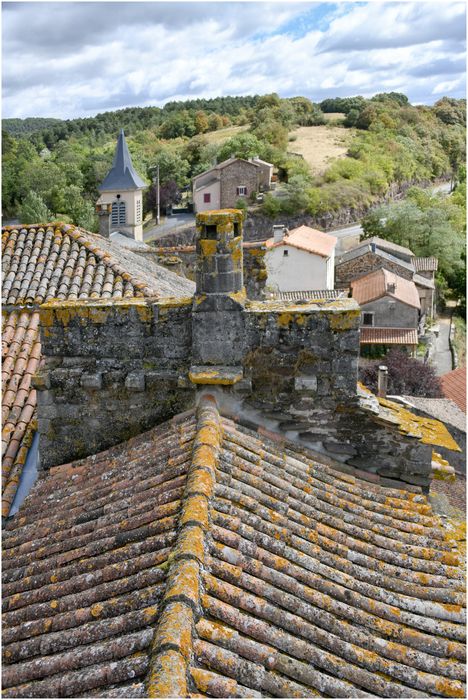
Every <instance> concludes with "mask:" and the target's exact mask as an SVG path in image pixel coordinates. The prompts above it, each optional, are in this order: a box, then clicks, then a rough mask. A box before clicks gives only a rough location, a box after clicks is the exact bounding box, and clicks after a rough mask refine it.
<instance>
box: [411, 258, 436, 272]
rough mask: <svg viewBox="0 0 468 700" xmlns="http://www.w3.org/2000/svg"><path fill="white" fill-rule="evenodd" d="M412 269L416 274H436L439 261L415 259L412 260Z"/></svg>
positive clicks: (434, 259)
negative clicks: (426, 272)
mask: <svg viewBox="0 0 468 700" xmlns="http://www.w3.org/2000/svg"><path fill="white" fill-rule="evenodd" d="M413 264H414V269H415V270H416V272H423V271H424V272H425V271H428V272H436V271H437V268H438V266H439V261H438V259H437V258H434V257H430V258H415V259H414V260H413Z"/></svg>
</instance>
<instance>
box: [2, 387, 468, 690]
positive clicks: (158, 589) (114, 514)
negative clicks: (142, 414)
mask: <svg viewBox="0 0 468 700" xmlns="http://www.w3.org/2000/svg"><path fill="white" fill-rule="evenodd" d="M457 539H459V534H458V532H457V531H456V530H453V529H450V528H447V527H444V526H443V523H442V521H441V520H440V519H439V518H438V517H437V516H436V515H435V514H434V513H433V511H432V509H431V506H430V504H429V502H428V501H427V499H426V497H425V496H423V495H421V494H418V493H409V492H407V491H399V490H394V489H388V488H382V487H380V486H378V485H375V484H369V483H367V482H363V481H360V480H359V479H358V478H356V477H354V476H351V475H349V474H345V473H343V472H341V471H340V470H339V468H335V467H334V466H330V465H329V464H326V463H322V462H321V461H320V460H317V459H315V458H313V457H312V456H311V453H308V452H307V450H305V449H303V448H300V447H298V446H297V445H295V444H293V443H288V442H284V441H281V442H278V441H277V439H276V438H275V436H274V434H266V431H262V429H260V428H259V430H258V431H257V432H255V431H253V430H250V429H247V428H245V427H243V426H242V425H241V424H240V423H238V422H236V421H234V420H232V419H228V418H226V417H224V416H223V415H222V414H221V413H220V412H219V410H218V408H217V405H216V403H215V401H214V400H213V399H212V398H211V397H209V396H205V397H203V398H202V399H201V401H200V403H199V406H198V409H197V412H196V413H194V412H187V413H185V414H182V415H180V416H177V417H175V418H174V419H172V420H171V421H169V422H168V423H166V424H163V425H161V426H158V427H157V428H154V429H153V430H151V431H150V432H148V433H145V434H144V435H141V436H139V437H137V438H134V439H132V440H131V441H129V442H127V443H125V444H122V445H120V446H117V447H114V448H111V449H110V450H108V451H106V452H103V453H101V454H99V455H95V456H94V457H90V458H87V459H85V460H81V461H79V462H75V463H73V464H69V465H62V466H60V467H56V468H54V469H52V470H51V472H50V474H47V475H45V474H44V475H43V476H42V477H41V478H40V480H39V481H38V482H37V483H36V485H35V487H34V489H33V491H32V493H31V494H30V495H29V497H28V498H27V500H26V501H25V503H24V505H23V507H22V508H21V510H20V512H19V514H18V515H17V516H15V518H13V519H12V520H11V521H10V522H9V523H8V524H7V527H6V531H5V535H4V541H3V544H4V558H3V581H4V591H3V595H4V616H3V634H4V640H3V641H4V651H3V653H4V666H3V684H4V687H5V690H4V697H38V696H48V697H65V696H74V697H77V696H84V697H147V696H150V697H174V696H178V697H196V696H209V697H272V696H276V697H312V696H321V697H369V696H380V697H405V698H408V697H427V696H438V697H441V696H442V697H464V694H465V687H464V684H463V679H464V666H463V660H464V655H465V647H464V639H465V625H464V619H465V618H464V609H463V605H464V596H463V571H462V568H461V556H460V554H459V552H458V551H457V547H458V542H457Z"/></svg>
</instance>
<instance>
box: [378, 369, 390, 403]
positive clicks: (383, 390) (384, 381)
mask: <svg viewBox="0 0 468 700" xmlns="http://www.w3.org/2000/svg"><path fill="white" fill-rule="evenodd" d="M387 386H388V367H387V366H386V365H379V370H378V375H377V396H380V397H381V398H382V399H384V398H385V397H386V396H387Z"/></svg>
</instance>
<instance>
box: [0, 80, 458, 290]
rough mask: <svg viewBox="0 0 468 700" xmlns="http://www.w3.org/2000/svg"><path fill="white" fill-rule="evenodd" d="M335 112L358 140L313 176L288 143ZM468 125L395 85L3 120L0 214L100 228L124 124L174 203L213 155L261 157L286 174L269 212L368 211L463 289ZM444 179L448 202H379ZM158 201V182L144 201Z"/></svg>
mask: <svg viewBox="0 0 468 700" xmlns="http://www.w3.org/2000/svg"><path fill="white" fill-rule="evenodd" d="M330 112H334V113H339V115H341V117H340V118H339V120H338V121H336V120H335V121H334V122H333V125H334V126H336V125H337V124H338V125H340V126H341V127H342V128H343V129H349V130H351V134H352V138H351V141H350V145H349V148H348V153H347V157H345V158H341V159H338V160H335V161H334V162H332V163H331V164H330V166H329V167H328V168H327V169H326V170H325V172H324V173H322V174H321V175H320V176H317V175H313V174H312V173H311V172H310V170H309V168H308V165H307V163H306V162H305V160H304V159H302V158H301V157H300V156H297V155H294V154H292V153H290V152H289V150H288V144H289V141H290V139H293V138H294V136H292V135H291V132H292V131H293V130H294V129H295V128H296V127H297V126H314V125H322V124H325V123H326V116H325V115H326V114H327V113H330ZM335 116H336V115H335ZM465 126H466V101H465V100H455V99H452V98H443V99H441V100H439V101H438V102H436V104H435V105H433V106H421V105H418V106H414V105H411V104H410V103H409V101H408V98H407V97H406V96H405V95H403V94H401V93H395V92H390V93H382V94H378V95H375V96H374V97H372V98H371V99H365V98H364V97H361V96H356V97H346V98H334V99H327V100H324V101H323V102H322V103H320V104H313V103H312V102H311V101H310V100H308V99H307V98H305V97H293V98H287V99H282V98H280V97H279V96H278V95H277V94H275V93H273V94H270V95H263V96H259V95H254V96H248V97H219V98H214V99H206V100H205V99H197V100H189V101H185V102H169V103H167V104H166V105H165V106H164V107H163V108H158V107H142V108H129V109H121V110H117V111H113V112H105V113H102V114H98V115H96V116H95V117H90V118H83V119H71V120H65V121H63V120H56V119H33V118H31V119H24V120H20V119H5V120H4V121H3V141H2V150H3V178H2V194H3V213H4V216H5V217H16V218H19V219H21V221H22V222H24V223H28V222H37V221H46V220H53V219H60V220H65V221H67V220H68V221H73V222H74V223H77V224H79V225H81V226H83V227H85V228H88V229H90V230H96V227H97V221H96V216H95V210H94V207H95V202H96V199H97V197H98V191H97V186H98V185H99V183H100V182H101V181H102V179H103V178H104V176H105V174H106V173H107V172H108V170H109V168H110V166H111V163H112V157H113V153H114V149H115V143H116V139H117V135H118V132H119V129H121V128H124V130H125V133H126V136H127V142H128V145H129V149H130V152H131V154H132V158H133V162H134V165H135V167H136V169H137V170H138V171H139V172H140V173H141V175H142V176H144V177H145V178H146V180H147V182H148V184H149V185H150V183H151V180H152V174H153V171H154V167H155V166H156V165H159V170H160V178H161V187H162V190H161V196H162V201H163V202H165V203H166V204H170V203H171V201H177V199H178V197H179V196H180V191H181V190H182V189H184V188H186V189H187V188H188V187H189V185H190V181H191V178H192V177H193V176H194V175H196V174H198V173H200V172H203V171H204V170H206V169H207V168H209V167H211V166H212V165H213V163H215V162H220V161H222V160H224V159H225V158H228V157H229V156H230V155H232V154H234V155H236V156H239V157H244V158H248V157H252V156H260V157H261V158H263V159H265V160H267V161H269V162H272V163H273V164H274V165H275V166H276V168H277V170H278V173H279V176H280V180H282V181H283V182H282V184H281V186H280V187H279V188H278V190H277V191H276V192H273V193H269V194H267V195H266V197H265V201H264V203H263V205H262V209H263V211H264V213H265V214H266V215H268V216H271V217H277V216H281V215H282V214H285V215H288V214H293V213H294V214H297V213H300V212H304V213H307V214H311V215H318V216H320V215H327V213H330V212H336V211H339V210H342V209H351V210H353V211H356V212H362V213H365V212H366V211H370V214H369V216H368V218H367V219H366V221H365V225H366V227H367V230H369V231H370V232H371V233H372V232H374V233H378V234H379V235H382V236H388V237H393V238H394V239H398V242H400V241H401V242H403V243H404V244H405V245H409V246H410V247H412V248H416V249H417V250H415V252H416V253H417V254H419V255H425V254H427V255H431V254H434V255H437V256H438V257H439V258H440V259H441V270H442V272H443V274H444V279H445V283H446V284H449V285H450V286H451V287H452V288H455V287H460V286H461V281H460V279H459V271H460V269H464V257H463V256H464V221H465V211H466V208H465V188H466V185H465V179H466V178H465V172H466V171H465V168H464V165H465ZM227 127H243V128H242V130H239V129H237V130H234V131H233V132H231V133H232V134H233V135H232V136H231V137H230V138H227V139H222V138H220V139H213V138H210V132H215V131H218V130H220V129H226V128H227ZM223 133H224V132H223ZM227 133H229V129H227ZM437 178H447V179H448V178H450V179H451V180H452V183H453V185H454V187H456V190H455V194H454V195H452V196H451V197H450V198H449V199H448V201H447V202H446V203H442V202H441V200H440V199H437V198H436V199H433V198H432V199H431V198H429V199H427V197H426V198H424V197H423V196H422V195H420V194H418V191H417V190H414V191H413V192H412V194H411V195H410V197H409V199H407V201H406V202H405V203H404V206H403V205H402V207H403V208H402V207H400V209H397V210H395V212H393V210H392V211H391V212H390V211H385V212H383V213H382V212H380V213H377V214H376V213H375V212H374V209H375V207H376V206H378V205H380V204H381V203H382V201H383V200H384V199H385V197H386V195H388V193H389V192H391V191H392V190H395V189H398V188H406V187H408V186H411V185H418V184H422V183H426V184H427V183H429V182H430V181H433V180H435V179H437ZM153 199H154V191H153V188H152V186H151V185H150V186H149V188H148V190H147V194H146V209H147V210H149V209H151V207H152V204H153V201H152V200H153ZM393 206H396V205H393ZM404 207H406V208H404ZM373 212H374V213H373ZM382 220H386V221H388V222H390V223H389V224H388V225H383V224H382V223H381V222H382ZM405 222H406V223H405ZM408 222H411V226H410V227H408V225H407V224H408ZM424 222H425V223H424ZM410 228H411V231H410V230H409V229H410ZM428 228H429V229H430V232H429V233H428ZM444 236H445V240H446V242H447V243H448V245H444V243H443V241H444ZM416 239H417V240H416Z"/></svg>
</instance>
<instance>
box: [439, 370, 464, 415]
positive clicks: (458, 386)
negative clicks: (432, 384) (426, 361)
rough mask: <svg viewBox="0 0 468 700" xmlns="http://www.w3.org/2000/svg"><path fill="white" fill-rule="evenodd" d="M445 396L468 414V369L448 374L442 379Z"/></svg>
mask: <svg viewBox="0 0 468 700" xmlns="http://www.w3.org/2000/svg"><path fill="white" fill-rule="evenodd" d="M440 381H441V384H442V392H443V394H444V396H446V397H447V398H448V399H451V400H452V401H453V402H454V403H456V404H457V406H458V408H460V409H461V410H462V411H463V413H466V367H458V368H457V369H454V370H452V371H451V372H447V374H443V375H442V376H441V377H440Z"/></svg>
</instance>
